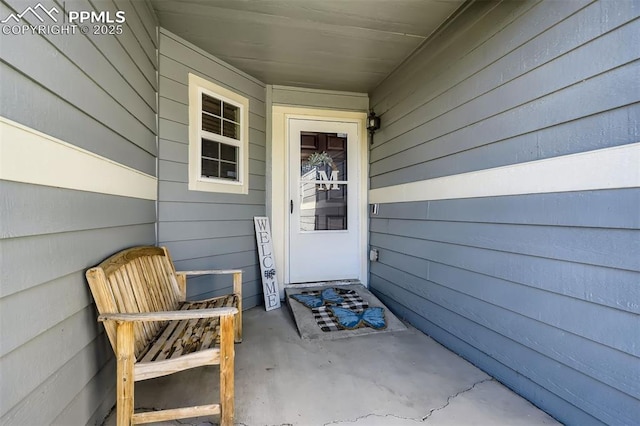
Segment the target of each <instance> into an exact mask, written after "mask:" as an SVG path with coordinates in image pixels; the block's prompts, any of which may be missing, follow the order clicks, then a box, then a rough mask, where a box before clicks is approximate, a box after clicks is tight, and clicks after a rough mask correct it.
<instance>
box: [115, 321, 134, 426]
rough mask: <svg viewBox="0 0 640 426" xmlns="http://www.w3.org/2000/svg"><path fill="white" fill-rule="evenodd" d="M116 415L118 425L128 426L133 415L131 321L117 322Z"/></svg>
mask: <svg viewBox="0 0 640 426" xmlns="http://www.w3.org/2000/svg"><path fill="white" fill-rule="evenodd" d="M116 342H117V354H116V356H117V367H116V369H117V383H116V415H117V423H118V426H130V425H131V424H132V423H131V420H132V417H133V391H134V380H133V364H134V358H135V356H134V353H133V323H132V322H118V323H117V329H116Z"/></svg>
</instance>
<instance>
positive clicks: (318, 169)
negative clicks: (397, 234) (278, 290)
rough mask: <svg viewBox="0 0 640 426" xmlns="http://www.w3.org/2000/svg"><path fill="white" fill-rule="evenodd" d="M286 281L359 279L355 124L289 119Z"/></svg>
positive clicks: (357, 147) (356, 126)
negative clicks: (287, 270) (287, 274)
mask: <svg viewBox="0 0 640 426" xmlns="http://www.w3.org/2000/svg"><path fill="white" fill-rule="evenodd" d="M288 126H289V160H290V161H289V164H290V170H289V180H290V182H289V212H290V220H289V281H290V282H291V283H300V282H311V281H327V280H339V279H355V278H360V277H359V275H360V270H361V265H360V262H361V259H360V251H361V250H360V247H359V244H360V235H359V232H360V226H359V217H358V212H359V208H358V205H359V200H358V197H359V196H360V188H359V187H358V183H359V182H360V176H359V174H360V173H364V171H361V170H358V164H359V161H358V160H359V158H358V156H359V137H358V124H357V123H355V122H343V121H329V120H326V121H325V120H310V119H297V118H289V120H288Z"/></svg>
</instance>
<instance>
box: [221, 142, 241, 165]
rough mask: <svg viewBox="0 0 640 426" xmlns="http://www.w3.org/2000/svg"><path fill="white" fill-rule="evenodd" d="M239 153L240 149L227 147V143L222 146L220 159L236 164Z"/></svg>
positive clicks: (231, 146)
mask: <svg viewBox="0 0 640 426" xmlns="http://www.w3.org/2000/svg"><path fill="white" fill-rule="evenodd" d="M237 152H238V147H235V146H233V145H227V144H225V143H223V144H220V159H221V160H226V161H232V162H234V163H237V162H238V159H237V158H236V155H237Z"/></svg>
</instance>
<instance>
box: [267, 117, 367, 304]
mask: <svg viewBox="0 0 640 426" xmlns="http://www.w3.org/2000/svg"><path fill="white" fill-rule="evenodd" d="M271 117H272V120H271V124H272V125H271V133H272V138H271V152H270V160H271V165H270V166H271V167H270V168H269V170H268V175H267V179H270V184H271V186H270V189H268V190H267V199H268V202H267V214H268V215H269V216H270V217H271V229H272V236H273V242H274V254H275V256H276V267H277V268H278V269H277V270H278V273H279V274H280V276H281V277H282V278H281V279H282V283H283V284H284V286H286V285H288V284H289V283H290V279H289V260H288V259H289V238H288V232H289V224H290V214H289V200H290V198H289V161H290V158H289V156H290V154H289V132H288V128H289V119H291V118H298V119H304V120H323V121H341V122H353V123H357V124H358V148H359V149H358V157H359V158H358V166H359V170H360V175H359V179H358V180H359V182H358V186H359V196H358V206H357V211H358V215H359V218H360V220H359V240H360V244H359V247H360V248H359V250H358V254H357V258H358V262H359V264H360V268H359V269H360V274H359V275H360V276H359V277H358V279H359V280H360V281H361V282H362V283H363V284H364V285H365V286H367V285H368V274H367V266H368V263H367V241H368V236H367V230H368V224H369V215H368V208H367V206H368V198H367V197H368V182H369V179H368V176H369V173H368V170H369V168H368V164H369V149H368V145H367V133H366V127H365V124H366V118H367V114H366V113H364V112H350V111H335V110H322V109H312V108H296V107H287V106H273V109H272V113H271ZM284 286H283V287H284ZM282 291H283V289H282V288H281V296H282Z"/></svg>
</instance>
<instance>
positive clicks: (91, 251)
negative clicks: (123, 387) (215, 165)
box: [0, 0, 158, 425]
mask: <svg viewBox="0 0 640 426" xmlns="http://www.w3.org/2000/svg"><path fill="white" fill-rule="evenodd" d="M41 3H42V4H43V6H45V7H46V8H51V7H53V6H55V7H57V8H58V10H62V7H61V2H53V1H47V0H45V1H42V2H41ZM138 3H141V4H136V3H132V2H128V1H120V0H117V1H116V2H115V3H114V2H109V3H104V2H103V3H95V2H89V1H74V2H72V4H71V3H70V2H67V9H69V8H74V9H77V10H95V11H102V10H104V11H110V12H114V11H116V10H118V9H121V10H125V12H126V23H125V24H124V25H123V34H122V35H121V36H118V37H113V36H106V35H100V36H93V35H91V34H89V35H86V36H85V35H82V34H75V35H33V34H25V35H20V36H17V35H2V42H1V43H0V59H1V60H0V91H1V92H2V101H1V102H0V115H1V116H3V117H6V118H8V119H10V120H13V121H16V122H18V123H21V124H23V125H25V126H27V127H30V128H33V129H35V130H37V131H40V132H43V133H45V134H47V135H50V136H53V137H55V138H58V139H60V140H62V141H64V142H67V143H70V144H72V145H75V146H78V147H81V148H83V149H86V150H88V151H91V152H93V153H95V154H98V155H100V156H103V157H106V158H107V159H109V160H112V161H114V162H117V163H120V164H124V165H127V166H129V167H131V168H133V169H136V170H139V171H141V172H144V173H147V174H150V175H153V176H155V175H156V158H157V151H158V150H157V146H156V135H157V124H156V112H157V105H156V88H157V86H158V83H157V78H156V69H157V56H156V51H155V46H156V45H157V40H156V38H157V37H156V32H155V17H154V16H153V15H152V12H151V11H150V9H148V6H146V5H144V4H142V3H144V2H138ZM26 6H27V4H26V3H25V2H23V1H17V0H7V1H3V2H1V3H0V16H3V17H5V16H8V15H9V14H10V13H12V12H18V13H20V12H22V11H23V10H24V8H25V7H26ZM23 19H24V20H25V21H27V22H30V20H32V19H33V17H31V16H25V17H24V18H23ZM30 23H32V24H37V22H36V23H34V22H30ZM0 217H1V220H0V264H1V265H2V266H1V267H0V274H1V277H0V282H1V283H2V284H1V285H0V335H2V344H0V377H2V386H0V401H2V403H1V404H0V424H16V425H18V424H20V425H23V424H24V425H31V424H33V425H35V424H62V425H69V424H101V423H102V421H103V419H104V417H105V416H106V414H107V413H108V412H109V410H110V409H111V407H112V406H113V404H114V402H115V363H114V361H113V354H112V350H111V347H110V345H109V343H108V340H107V339H106V337H105V335H104V332H103V327H102V326H101V325H99V324H98V322H97V321H96V312H95V307H94V305H93V301H92V298H91V294H90V292H89V289H88V285H87V283H86V280H85V277H84V272H85V270H86V269H87V268H88V267H90V266H93V265H95V264H97V263H99V262H100V261H102V260H103V259H105V258H106V257H107V256H109V255H111V254H113V253H114V252H117V251H119V250H121V249H123V248H125V247H130V246H133V245H139V244H154V243H155V242H156V235H155V233H156V230H155V222H156V206H155V201H152V200H142V199H135V198H129V197H122V196H114V195H107V194H98V193H92V192H86V191H77V190H71V189H63V188H56V187H51V186H46V185H32V184H27V183H20V182H9V181H0Z"/></svg>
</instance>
